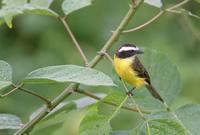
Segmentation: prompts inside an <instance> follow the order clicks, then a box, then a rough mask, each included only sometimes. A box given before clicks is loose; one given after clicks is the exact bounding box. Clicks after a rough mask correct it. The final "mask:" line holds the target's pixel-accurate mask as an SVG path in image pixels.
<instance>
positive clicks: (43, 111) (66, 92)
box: [15, 0, 143, 135]
mask: <svg viewBox="0 0 200 135" xmlns="http://www.w3.org/2000/svg"><path fill="white" fill-rule="evenodd" d="M142 3H143V0H141V1H140V2H139V3H138V4H137V5H136V6H134V7H133V6H131V8H130V9H129V11H128V13H127V14H126V16H125V17H124V18H123V20H122V21H121V23H120V25H119V27H118V28H117V29H116V31H115V32H114V33H113V35H112V36H111V37H110V38H109V39H108V41H107V42H106V44H105V45H104V46H103V48H102V49H101V50H100V51H101V52H102V51H107V50H108V49H109V48H110V47H111V46H112V45H113V44H114V43H115V42H116V41H117V40H118V38H119V36H120V34H121V32H122V31H123V30H124V28H125V27H126V25H127V24H128V22H129V21H130V20H131V18H132V16H133V15H134V14H135V13H136V11H137V9H138V8H139V6H140V5H141V4H142ZM101 59H102V56H101V55H97V56H95V57H94V59H93V60H92V61H91V62H90V63H89V66H90V67H94V66H95V65H96V64H97V63H98V62H99V61H100V60H101ZM78 86H79V84H75V83H72V84H70V85H69V86H68V87H67V88H66V89H65V90H64V91H63V92H62V93H61V94H59V95H58V96H57V97H56V98H55V99H54V100H53V101H52V105H51V108H48V106H44V107H43V108H42V109H41V111H40V112H39V113H38V115H36V116H35V118H33V119H32V120H30V121H29V122H27V123H26V124H25V125H24V126H23V127H22V128H21V129H19V130H18V131H17V132H16V133H15V135H21V134H24V133H26V132H28V131H29V130H30V129H32V128H33V127H34V125H35V124H37V123H38V122H39V121H40V120H41V119H42V118H44V117H45V116H46V115H47V114H48V113H49V112H50V111H51V110H52V109H53V108H55V107H56V106H57V105H58V104H59V103H61V102H62V101H63V100H64V99H65V98H67V97H68V96H70V95H71V94H72V92H73V91H75V90H76V89H77V88H78Z"/></svg>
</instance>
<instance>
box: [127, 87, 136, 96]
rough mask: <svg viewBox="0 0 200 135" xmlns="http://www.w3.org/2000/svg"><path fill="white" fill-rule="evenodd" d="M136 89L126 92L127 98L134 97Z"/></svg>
mask: <svg viewBox="0 0 200 135" xmlns="http://www.w3.org/2000/svg"><path fill="white" fill-rule="evenodd" d="M134 89H135V88H132V89H131V90H129V91H128V92H126V94H127V96H129V97H132V96H133V95H134V93H133V91H134Z"/></svg>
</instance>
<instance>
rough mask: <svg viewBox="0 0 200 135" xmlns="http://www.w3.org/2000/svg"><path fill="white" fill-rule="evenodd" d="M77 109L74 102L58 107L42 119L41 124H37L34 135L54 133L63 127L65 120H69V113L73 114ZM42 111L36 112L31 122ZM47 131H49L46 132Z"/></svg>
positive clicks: (31, 117)
mask: <svg viewBox="0 0 200 135" xmlns="http://www.w3.org/2000/svg"><path fill="white" fill-rule="evenodd" d="M75 109H76V104H75V103H73V102H68V103H67V104H65V105H62V106H61V105H60V106H59V107H56V108H55V109H53V110H52V111H51V112H50V113H49V114H48V115H47V116H46V117H45V118H44V119H42V121H41V122H40V123H39V124H37V126H36V127H35V128H34V130H33V134H36V135H38V134H40V133H43V134H45V133H46V134H50V133H52V132H54V131H55V130H56V129H57V128H59V127H61V126H62V124H63V123H64V122H65V120H66V119H67V118H68V113H70V112H73V111H74V110H75ZM40 111H41V109H38V110H36V111H35V112H34V113H33V114H32V115H31V116H30V120H31V119H33V118H34V117H35V116H36V115H37V114H38V112H40ZM46 129H48V130H47V131H46ZM44 132H45V133H44Z"/></svg>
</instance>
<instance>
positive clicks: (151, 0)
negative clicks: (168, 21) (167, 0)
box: [144, 0, 162, 8]
mask: <svg viewBox="0 0 200 135" xmlns="http://www.w3.org/2000/svg"><path fill="white" fill-rule="evenodd" d="M144 2H145V3H147V4H149V5H151V6H154V7H157V8H161V7H162V1H161V0H145V1H144Z"/></svg>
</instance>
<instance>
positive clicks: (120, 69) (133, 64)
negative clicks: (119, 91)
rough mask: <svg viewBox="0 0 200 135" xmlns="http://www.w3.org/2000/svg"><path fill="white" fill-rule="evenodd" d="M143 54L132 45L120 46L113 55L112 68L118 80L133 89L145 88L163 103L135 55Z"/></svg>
mask: <svg viewBox="0 0 200 135" xmlns="http://www.w3.org/2000/svg"><path fill="white" fill-rule="evenodd" d="M142 53H144V52H143V51H142V50H141V49H139V48H138V47H137V46H135V45H133V44H124V45H122V46H121V47H120V48H119V49H118V50H117V51H116V53H115V55H114V67H115V70H116V72H117V74H118V75H119V77H120V79H122V80H124V81H125V82H127V83H128V84H130V85H132V86H133V89H134V88H138V87H141V86H146V88H147V89H148V90H149V92H150V93H151V94H152V96H153V97H154V98H156V99H158V100H160V101H161V102H163V103H164V100H163V98H162V97H161V96H160V94H159V93H158V92H157V91H156V90H155V88H154V87H153V86H152V84H151V80H150V76H149V74H148V72H147V71H146V69H145V68H144V66H143V65H142V63H141V62H140V60H139V58H138V57H137V56H136V55H137V54H142Z"/></svg>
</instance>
